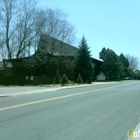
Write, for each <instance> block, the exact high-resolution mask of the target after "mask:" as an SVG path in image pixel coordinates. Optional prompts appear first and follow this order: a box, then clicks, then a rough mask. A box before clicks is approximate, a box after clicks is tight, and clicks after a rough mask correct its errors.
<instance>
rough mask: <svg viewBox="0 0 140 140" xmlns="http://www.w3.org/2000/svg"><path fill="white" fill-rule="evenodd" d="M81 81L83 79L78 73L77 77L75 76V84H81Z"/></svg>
mask: <svg viewBox="0 0 140 140" xmlns="http://www.w3.org/2000/svg"><path fill="white" fill-rule="evenodd" d="M82 83H83V79H82V77H81V75H80V74H79V75H78V78H77V84H82Z"/></svg>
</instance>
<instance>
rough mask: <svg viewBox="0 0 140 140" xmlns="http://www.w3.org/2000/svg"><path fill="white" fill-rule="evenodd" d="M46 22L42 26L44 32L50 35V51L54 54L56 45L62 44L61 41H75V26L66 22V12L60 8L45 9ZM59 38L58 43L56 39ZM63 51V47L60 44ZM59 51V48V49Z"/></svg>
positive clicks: (69, 42)
mask: <svg viewBox="0 0 140 140" xmlns="http://www.w3.org/2000/svg"><path fill="white" fill-rule="evenodd" d="M46 19H47V20H46V23H45V27H44V34H47V35H49V36H51V37H52V38H51V39H50V44H51V46H50V53H51V54H54V53H55V52H56V50H57V47H58V46H61V45H64V44H63V43H61V42H65V43H68V44H73V43H75V40H76V37H75V28H74V26H73V25H72V24H71V23H70V22H68V20H67V14H66V13H64V12H63V11H62V10H60V9H55V10H52V9H47V10H46ZM56 39H58V40H60V42H59V44H58V42H57V40H56ZM61 48H62V49H63V51H64V49H65V48H64V47H63V46H61ZM59 51H60V53H61V50H59Z"/></svg>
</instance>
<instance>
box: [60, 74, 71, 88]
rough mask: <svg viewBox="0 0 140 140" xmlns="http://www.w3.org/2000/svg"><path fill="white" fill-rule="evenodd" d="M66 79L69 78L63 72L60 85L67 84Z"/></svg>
mask: <svg viewBox="0 0 140 140" xmlns="http://www.w3.org/2000/svg"><path fill="white" fill-rule="evenodd" d="M68 81H69V80H68V78H67V76H66V75H65V74H63V76H62V79H61V85H62V86H63V85H66V84H68Z"/></svg>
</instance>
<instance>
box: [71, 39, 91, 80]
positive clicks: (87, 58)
mask: <svg viewBox="0 0 140 140" xmlns="http://www.w3.org/2000/svg"><path fill="white" fill-rule="evenodd" d="M73 73H74V78H75V81H76V80H77V77H78V75H79V73H80V74H81V77H82V79H83V82H84V83H85V82H88V83H91V81H92V76H93V68H92V64H91V55H90V51H89V47H88V45H87V43H86V39H85V37H83V38H82V40H81V42H80V43H79V51H78V55H77V57H76V59H75V63H74V69H73Z"/></svg>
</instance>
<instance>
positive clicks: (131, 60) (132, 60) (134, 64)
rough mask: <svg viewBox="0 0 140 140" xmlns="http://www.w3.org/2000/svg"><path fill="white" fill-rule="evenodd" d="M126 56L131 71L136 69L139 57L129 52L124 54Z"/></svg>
mask: <svg viewBox="0 0 140 140" xmlns="http://www.w3.org/2000/svg"><path fill="white" fill-rule="evenodd" d="M126 58H127V59H128V61H129V68H130V69H131V70H133V71H135V70H137V69H138V67H139V59H138V58H137V57H135V56H132V55H129V54H127V55H126Z"/></svg>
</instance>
